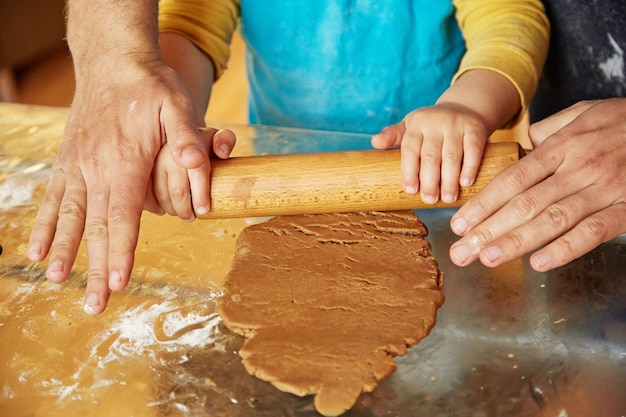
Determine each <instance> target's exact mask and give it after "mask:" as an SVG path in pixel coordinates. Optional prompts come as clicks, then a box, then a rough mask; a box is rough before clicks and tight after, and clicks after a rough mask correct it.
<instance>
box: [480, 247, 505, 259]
mask: <svg viewBox="0 0 626 417" xmlns="http://www.w3.org/2000/svg"><path fill="white" fill-rule="evenodd" d="M483 253H484V254H485V256H486V257H487V259H489V261H491V262H495V261H497V260H498V259H500V256H502V251H501V250H500V248H499V247H497V246H489V247H486V248H485V249H483Z"/></svg>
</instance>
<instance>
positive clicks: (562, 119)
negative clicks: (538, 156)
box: [528, 101, 595, 148]
mask: <svg viewBox="0 0 626 417" xmlns="http://www.w3.org/2000/svg"><path fill="white" fill-rule="evenodd" d="M594 104H595V101H579V102H578V103H576V104H574V105H572V106H570V107H568V108H566V109H564V110H561V111H560V112H558V113H555V114H553V115H552V116H549V117H546V118H545V119H543V120H541V121H538V122H535V123H533V124H532V125H530V128H529V129H528V136H529V138H530V141H531V142H532V144H533V148H536V147H537V146H539V145H541V144H542V143H543V142H544V141H545V140H546V139H547V138H549V137H550V136H552V135H554V134H555V133H556V132H558V131H559V130H561V129H563V128H564V127H565V126H567V125H568V124H570V123H571V122H572V121H573V120H575V119H576V118H577V117H578V116H580V115H581V113H584V112H585V111H586V110H587V109H589V108H590V107H592V106H593V105H594Z"/></svg>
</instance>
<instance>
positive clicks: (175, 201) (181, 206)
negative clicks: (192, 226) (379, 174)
mask: <svg viewBox="0 0 626 417" xmlns="http://www.w3.org/2000/svg"><path fill="white" fill-rule="evenodd" d="M189 171H193V170H188V171H187V170H181V169H176V170H172V171H170V172H168V175H167V183H168V189H169V198H170V201H171V208H172V209H173V213H172V212H170V211H169V210H167V209H166V210H167V212H168V213H170V214H173V215H175V216H178V217H180V218H181V219H183V220H187V221H191V220H194V219H195V214H194V212H193V209H192V207H191V190H190V188H189V187H190V186H189V178H188V176H187V175H188V172H189ZM163 208H165V207H163Z"/></svg>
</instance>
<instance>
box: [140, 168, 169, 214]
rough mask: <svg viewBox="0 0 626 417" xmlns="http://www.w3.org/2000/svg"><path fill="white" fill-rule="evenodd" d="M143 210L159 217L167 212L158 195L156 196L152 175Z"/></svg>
mask: <svg viewBox="0 0 626 417" xmlns="http://www.w3.org/2000/svg"><path fill="white" fill-rule="evenodd" d="M143 209H144V210H146V211H149V212H151V213H154V214H157V215H159V216H160V215H162V214H165V210H163V207H161V205H160V204H159V201H158V200H157V198H156V195H155V194H154V180H153V177H152V175H151V176H150V179H149V180H148V186H147V187H146V197H145V199H144V202H143Z"/></svg>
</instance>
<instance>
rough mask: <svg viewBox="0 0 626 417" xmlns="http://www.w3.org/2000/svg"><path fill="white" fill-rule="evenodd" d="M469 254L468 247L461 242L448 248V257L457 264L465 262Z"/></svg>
mask: <svg viewBox="0 0 626 417" xmlns="http://www.w3.org/2000/svg"><path fill="white" fill-rule="evenodd" d="M471 254H472V253H471V251H470V250H469V248H468V247H467V246H465V245H463V244H459V245H456V246H453V247H452V248H451V249H450V258H451V259H452V261H453V262H454V263H455V264H457V265H462V264H464V263H465V262H467V260H468V259H469V258H470V256H471Z"/></svg>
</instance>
